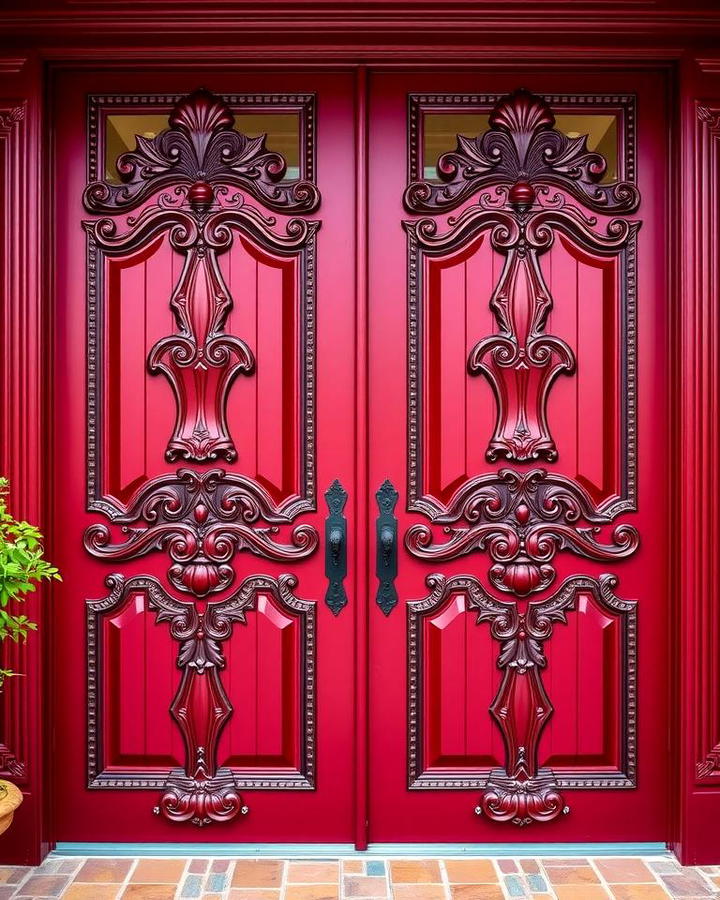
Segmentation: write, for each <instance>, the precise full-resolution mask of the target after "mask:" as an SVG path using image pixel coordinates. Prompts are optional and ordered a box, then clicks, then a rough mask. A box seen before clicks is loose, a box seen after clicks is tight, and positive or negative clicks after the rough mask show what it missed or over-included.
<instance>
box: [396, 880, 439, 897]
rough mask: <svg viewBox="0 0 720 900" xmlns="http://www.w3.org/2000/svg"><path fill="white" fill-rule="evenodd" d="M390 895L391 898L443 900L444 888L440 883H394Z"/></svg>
mask: <svg viewBox="0 0 720 900" xmlns="http://www.w3.org/2000/svg"><path fill="white" fill-rule="evenodd" d="M392 895H393V900H445V888H444V887H443V885H441V884H396V885H394V886H393V889H392Z"/></svg>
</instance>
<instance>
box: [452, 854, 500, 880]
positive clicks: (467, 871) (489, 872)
mask: <svg viewBox="0 0 720 900" xmlns="http://www.w3.org/2000/svg"><path fill="white" fill-rule="evenodd" d="M444 862H445V871H446V872H447V877H448V881H451V882H453V883H455V884H497V883H498V875H497V872H496V871H495V866H494V865H493V864H492V860H490V859H446V860H444Z"/></svg>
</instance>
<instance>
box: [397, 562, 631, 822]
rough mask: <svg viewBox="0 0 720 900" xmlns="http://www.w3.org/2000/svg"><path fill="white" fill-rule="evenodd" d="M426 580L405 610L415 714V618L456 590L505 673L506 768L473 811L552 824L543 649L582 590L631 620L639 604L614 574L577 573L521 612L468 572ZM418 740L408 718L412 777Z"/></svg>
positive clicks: (553, 788) (557, 796)
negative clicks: (543, 745)
mask: <svg viewBox="0 0 720 900" xmlns="http://www.w3.org/2000/svg"><path fill="white" fill-rule="evenodd" d="M426 582H427V585H428V587H429V588H430V589H431V593H430V595H429V596H428V597H426V598H425V599H423V600H417V601H411V602H410V604H409V607H408V614H409V616H410V635H411V640H412V641H414V642H415V644H414V645H413V646H411V655H410V672H409V681H410V690H411V703H410V706H411V709H412V708H413V707H414V706H417V703H418V696H417V691H418V690H419V683H418V679H419V674H418V670H417V653H418V647H417V640H418V627H417V622H416V618H417V616H419V615H423V614H426V613H427V612H428V611H430V610H433V609H437V608H438V607H439V606H440V604H442V603H443V602H444V601H445V600H446V599H447V598H448V597H449V596H450V595H451V594H452V593H454V592H462V593H463V594H464V595H465V596H466V598H467V601H466V606H467V609H468V611H476V612H477V619H476V621H477V624H481V623H483V622H488V623H489V624H490V631H491V634H492V636H493V638H495V640H497V641H498V642H499V644H500V649H499V653H498V659H497V665H498V668H499V669H500V670H501V671H502V673H503V677H502V682H501V684H500V687H499V689H498V692H497V694H496V696H495V699H494V700H493V703H492V705H491V707H490V712H491V714H492V716H493V718H494V719H495V722H496V723H497V726H498V728H499V729H500V731H501V733H502V736H503V741H504V744H505V754H506V756H505V766H504V768H502V769H495V770H493V771H492V772H491V773H490V775H489V776H488V779H487V782H486V785H485V789H484V791H483V794H482V797H481V799H480V802H479V804H478V806H477V807H476V810H475V811H476V813H478V815H480V814H484V815H486V816H488V817H489V818H491V819H493V820H495V821H499V822H505V821H509V822H513V823H514V824H516V825H527V824H529V823H530V822H532V821H549V820H551V819H554V818H556V817H557V816H559V815H560V814H561V813H563V812H567V811H568V807H567V806H566V804H565V801H564V799H563V796H562V793H561V791H560V788H559V785H558V779H557V778H556V777H555V775H554V774H553V772H552V771H551V770H550V769H547V768H541V767H540V766H539V765H538V746H539V743H540V737H541V734H542V731H543V728H544V727H545V725H546V724H547V722H548V721H549V719H550V717H551V716H552V713H553V707H552V704H551V702H550V699H549V698H548V695H547V693H546V691H545V687H544V685H543V680H542V670H543V669H544V668H545V667H546V665H547V659H546V657H545V652H544V644H545V641H547V640H548V639H549V638H550V637H551V636H552V632H553V627H554V625H555V624H556V623H558V622H560V623H564V622H565V621H566V614H567V612H568V611H570V610H572V609H574V608H575V604H576V601H577V598H578V595H579V594H581V593H589V594H591V595H592V596H593V597H594V598H595V599H596V600H597V601H598V602H599V603H600V604H601V605H603V606H605V607H608V608H611V609H613V610H615V611H616V612H621V613H623V614H626V615H630V616H632V615H633V614H634V609H635V603H634V602H630V601H626V600H621V599H620V598H619V597H617V596H616V595H615V594H614V592H613V589H614V587H615V585H616V584H617V579H616V578H615V576H613V575H601V576H600V577H599V579H595V578H590V577H587V576H582V575H578V576H572V577H570V578H567V579H565V581H564V582H563V583H562V585H561V586H560V587H559V588H558V589H557V591H555V592H554V593H553V594H552V595H550V596H549V597H547V598H546V599H544V600H535V601H532V602H530V603H527V605H526V606H524V607H523V608H522V610H521V609H520V608H519V606H518V603H517V602H516V601H512V600H499V599H497V598H496V597H493V596H492V595H491V594H489V593H488V592H487V591H486V590H485V589H484V588H483V586H482V585H481V583H480V581H479V580H478V579H477V578H475V577H474V576H471V575H458V576H454V577H452V578H446V577H445V576H443V575H439V574H433V575H429V576H428V578H427V579H426ZM417 741H418V735H417V730H416V727H415V726H414V723H413V721H412V720H411V723H410V754H411V756H410V768H411V780H412V779H414V778H417V775H418V774H419V773H418V771H417V762H416V756H417V750H418V748H417ZM414 786H415V785H414V784H413V783H411V787H414ZM420 786H422V785H420ZM447 786H453V785H450V784H448V785H447ZM466 786H469V785H466Z"/></svg>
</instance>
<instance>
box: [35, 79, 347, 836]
mask: <svg viewBox="0 0 720 900" xmlns="http://www.w3.org/2000/svg"><path fill="white" fill-rule="evenodd" d="M101 82H102V85H101V86H100V83H101ZM220 82H222V83H220ZM201 83H202V84H210V85H211V86H212V88H213V90H212V91H211V90H207V89H205V88H198V85H199V84H201ZM150 87H151V85H149V84H148V81H147V79H146V78H142V79H141V78H138V76H131V75H127V76H121V75H115V74H113V75H112V76H109V75H105V76H97V77H94V78H89V77H88V76H87V74H84V75H80V74H76V73H73V74H69V73H68V74H66V75H63V76H62V78H60V79H58V81H57V83H56V86H55V92H54V97H53V115H54V125H55V134H56V147H55V167H54V173H53V183H54V188H55V194H54V197H55V204H54V230H55V235H56V242H55V245H56V260H55V269H54V288H55V294H56V298H57V299H56V309H55V318H54V338H55V346H54V379H53V388H54V407H53V409H54V424H55V446H54V460H55V487H54V509H55V528H54V534H55V547H54V556H55V557H56V558H57V559H58V560H59V562H60V565H61V566H62V570H63V572H64V576H65V581H64V583H63V588H62V592H61V594H60V596H59V597H58V601H57V604H56V608H55V610H54V615H55V629H54V646H53V650H54V653H53V657H54V662H53V665H54V675H55V677H54V688H55V694H54V718H55V722H56V729H55V747H54V753H53V770H54V771H53V773H52V774H53V778H52V781H53V784H54V786H55V811H56V837H57V839H58V840H60V841H89V840H92V841H103V840H105V841H161V840H163V841H189V840H198V839H203V838H204V839H207V840H212V841H245V840H252V841H273V842H279V841H291V840H303V841H307V840H315V841H343V840H344V841H347V840H349V839H350V835H351V815H352V805H351V802H350V798H351V796H352V781H351V763H352V722H351V719H350V710H352V709H353V706H354V704H353V698H352V691H353V669H352V666H353V650H352V648H353V617H352V615H351V612H352V610H351V609H345V610H344V611H343V607H342V604H338V602H337V599H338V598H337V594H336V592H337V586H336V587H335V589H334V593H333V596H332V601H333V602H332V603H331V604H330V606H328V604H327V603H326V602H325V598H326V594H327V592H328V589H327V581H326V578H325V565H324V557H323V549H322V547H321V543H322V540H321V539H322V536H323V534H324V529H325V526H324V522H325V519H326V517H327V514H328V504H327V502H326V499H325V497H324V493H325V492H326V491H327V489H328V488H329V487H330V485H331V484H332V483H333V482H334V481H335V480H336V479H337V480H338V481H339V483H340V485H341V486H342V490H344V491H346V492H347V495H348V499H347V503H346V506H345V509H344V510H343V511H342V513H343V515H344V516H345V517H346V519H347V520H349V521H352V515H353V498H354V496H355V495H356V492H355V490H354V484H353V483H352V472H353V458H352V447H353V445H354V442H353V441H352V440H347V437H348V436H349V435H352V428H353V421H354V419H353V409H354V396H353V360H354V351H353V348H354V332H353V328H354V298H353V295H352V284H353V281H352V279H351V278H348V277H347V273H348V272H350V271H352V265H353V259H354V234H353V230H352V223H353V221H354V217H353V215H352V208H353V204H354V195H353V170H354V166H353V163H352V160H353V149H354V148H353V142H352V135H353V109H352V97H353V89H352V81H351V77H350V76H349V75H346V74H344V73H335V74H333V75H332V76H323V77H322V78H318V77H316V76H313V75H310V74H307V75H304V76H303V75H299V74H297V73H293V75H292V84H290V83H289V78H288V77H283V76H279V75H267V74H260V73H254V74H251V75H242V76H241V75H239V74H237V75H230V76H228V75H224V76H223V78H222V79H220V78H219V77H213V76H211V75H208V74H207V73H206V74H205V75H204V76H203V77H202V78H200V77H199V76H195V75H194V76H193V79H192V81H188V77H187V74H186V73H185V74H180V73H178V74H177V76H176V77H172V76H170V75H168V74H166V73H164V74H163V76H162V83H161V84H158V85H153V87H154V88H155V89H154V90H153V91H152V92H151V91H150ZM290 88H292V92H290V91H289V89H290ZM339 490H340V488H338V487H336V488H335V490H334V492H333V493H332V494H331V495H330V498H331V499H332V498H334V497H335V495H336V494H337V493H338V491H339ZM340 495H341V496H343V494H342V491H341V492H340ZM340 552H341V553H344V554H347V542H346V543H345V546H344V547H342V548H341V549H340ZM348 563H349V571H348V575H349V577H350V578H351V577H352V574H353V573H352V560H351V558H350V559H348ZM347 583H348V584H350V583H351V582H350V581H349V580H348V581H347ZM328 596H329V595H328ZM343 599H345V598H344V597H343ZM350 600H351V602H352V597H351V596H350ZM343 797H344V798H345V802H338V799H339V798H343ZM193 825H216V826H217V825H221V827H219V828H218V827H214V828H209V829H202V831H198V830H196V829H194V828H192V826H193ZM188 829H190V831H188Z"/></svg>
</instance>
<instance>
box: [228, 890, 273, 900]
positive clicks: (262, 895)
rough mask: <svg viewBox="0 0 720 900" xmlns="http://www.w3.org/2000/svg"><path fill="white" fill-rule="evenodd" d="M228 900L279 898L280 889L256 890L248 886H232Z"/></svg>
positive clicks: (267, 899)
mask: <svg viewBox="0 0 720 900" xmlns="http://www.w3.org/2000/svg"><path fill="white" fill-rule="evenodd" d="M230 900H280V891H270V890H267V888H262V889H260V890H257V891H253V890H250V889H248V888H233V889H232V890H231V891H230Z"/></svg>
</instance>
